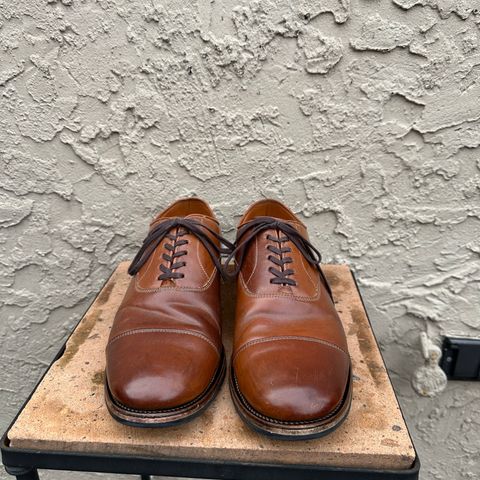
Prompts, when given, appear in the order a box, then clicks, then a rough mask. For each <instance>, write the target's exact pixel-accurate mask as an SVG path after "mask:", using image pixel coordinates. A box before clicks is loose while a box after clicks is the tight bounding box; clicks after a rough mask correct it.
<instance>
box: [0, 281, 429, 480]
mask: <svg viewBox="0 0 480 480" xmlns="http://www.w3.org/2000/svg"><path fill="white" fill-rule="evenodd" d="M352 277H353V278H354V281H355V285H356V287H357V290H358V291H359V294H360V290H359V288H358V284H357V281H356V279H355V276H354V275H353V272H352ZM360 298H361V299H362V303H363V298H362V297H361V294H360ZM92 303H93V302H92ZM363 306H364V308H365V304H363ZM89 308H90V307H89ZM87 310H88V309H87ZM365 312H367V310H366V309H365ZM367 317H368V313H367ZM82 318H83V317H82ZM80 321H81V319H80V320H79V321H78V322H77V324H76V325H75V327H74V328H73V329H72V333H73V331H74V330H75V328H76V327H77V325H78V324H79V323H80ZM368 321H369V322H370V318H368ZM370 324H371V322H370ZM372 331H373V330H372ZM70 335H71V334H70ZM374 335H375V333H374ZM67 341H68V340H66V341H65V343H64V344H63V345H62V347H61V349H60V351H59V352H58V353H57V355H55V358H54V359H53V360H52V362H51V364H50V365H49V367H48V368H47V370H46V371H45V372H44V374H43V375H42V377H41V378H40V380H39V381H38V382H37V384H36V385H35V388H34V389H33V390H32V392H31V393H30V395H29V397H28V399H27V400H26V401H25V402H24V404H23V405H22V407H21V408H20V410H19V411H18V413H17V415H16V416H15V418H14V419H13V421H12V423H11V424H10V426H9V427H8V428H7V430H6V432H5V433H4V434H3V436H2V439H1V445H0V450H1V453H2V461H3V464H4V467H5V470H6V471H7V472H8V473H9V474H10V475H13V476H15V477H16V478H17V480H39V476H38V469H46V470H66V471H77V472H101V473H115V474H116V473H121V474H134V475H140V476H141V478H142V480H148V479H150V476H151V475H159V476H169V477H187V478H204V479H218V480H222V479H224V480H240V479H245V480H292V479H295V480H297V479H298V480H417V479H418V474H419V471H420V460H419V459H418V455H417V454H416V452H415V462H414V463H413V465H412V466H411V468H410V469H408V470H372V469H363V468H343V467H331V466H323V465H296V464H295V465H291V464H288V465H285V464H265V463H253V462H252V463H250V462H235V461H228V462H224V461H219V460H199V459H191V458H170V457H168V458H165V457H154V456H145V455H126V454H122V455H114V454H99V453H91V452H75V451H72V452H66V451H53V450H40V449H35V450H34V449H23V448H15V447H12V446H10V444H9V440H8V437H7V433H8V431H9V430H10V428H11V427H12V425H13V424H14V423H15V421H16V419H17V418H18V416H19V415H20V412H21V411H22V410H23V408H24V407H25V405H26V404H27V403H28V402H29V400H30V398H31V397H32V395H33V393H34V392H35V390H36V389H37V387H38V385H39V384H40V382H41V381H42V380H43V377H44V376H45V375H46V374H47V372H48V371H49V370H50V367H51V366H52V364H53V363H54V362H55V361H56V360H58V359H59V358H60V357H61V356H62V355H63V352H64V351H65V346H66V343H67ZM375 341H376V338H375ZM377 343H378V342H377ZM387 373H388V371H387Z"/></svg>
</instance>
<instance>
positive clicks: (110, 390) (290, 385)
mask: <svg viewBox="0 0 480 480" xmlns="http://www.w3.org/2000/svg"><path fill="white" fill-rule="evenodd" d="M222 252H228V253H229V260H230V259H232V258H235V260H236V267H235V268H234V272H233V273H235V274H238V282H237V307H236V319H235V322H236V323H235V337H234V348H233V355H232V360H231V373H230V389H231V394H232V398H233V401H234V404H235V407H236V409H237V411H238V413H239V414H240V416H241V417H242V418H243V420H244V421H245V422H246V423H247V424H248V425H249V426H251V427H252V428H254V429H255V430H258V431H260V432H262V433H266V434H269V435H272V436H277V437H279V438H286V439H304V438H315V437H319V436H322V435H324V434H326V433H329V432H330V431H332V430H334V429H335V428H336V427H338V426H339V425H340V423H341V422H342V421H343V420H344V419H345V418H346V416H347V414H348V410H349V407H350V403H351V396H352V381H351V364H350V357H349V355H348V349H347V342H346V338H345V333H344V331H343V328H342V324H341V321H340V319H339V317H338V315H337V312H336V311H335V307H334V304H333V301H332V297H331V292H330V288H329V286H328V284H327V281H326V279H325V277H324V276H323V274H322V271H321V269H320V266H319V263H320V254H319V253H318V251H317V250H316V249H315V248H314V247H313V246H312V244H311V243H310V242H309V241H308V236H307V231H306V227H305V225H303V224H302V223H301V222H300V221H299V219H298V218H297V217H296V216H295V215H294V214H293V213H292V212H291V211H290V210H289V209H288V208H287V207H285V206H284V205H282V204H281V203H280V202H278V201H275V200H261V201H259V202H257V203H255V204H253V205H252V206H251V207H250V208H249V209H248V210H247V212H246V213H245V215H244V216H243V218H242V219H241V221H240V224H239V227H238V232H237V238H236V241H235V244H231V243H230V242H228V241H227V240H225V239H224V238H222V237H221V235H220V227H219V224H218V221H217V220H216V218H215V215H214V213H213V212H212V210H211V209H210V207H209V206H208V205H207V204H206V203H205V202H204V201H202V200H200V199H197V198H191V199H184V200H179V201H177V202H175V203H174V204H172V205H171V206H170V207H169V208H167V209H166V210H165V211H163V212H162V213H160V214H159V215H158V216H157V217H156V218H155V219H154V220H153V222H152V223H151V225H150V231H149V234H148V236H147V238H146V239H145V241H144V243H143V245H142V247H141V249H140V251H139V252H138V254H137V255H136V257H135V259H134V260H133V262H132V264H131V265H130V269H129V273H130V274H131V275H132V276H133V278H132V281H131V283H130V286H129V288H128V290H127V292H126V294H125V298H124V299H123V302H122V304H121V305H120V307H119V310H118V312H117V314H116V317H115V320H114V323H113V326H112V331H111V334H110V338H109V340H108V345H107V349H106V353H107V359H106V360H107V364H106V385H105V398H106V403H107V406H108V409H109V411H110V413H111V414H112V415H113V417H114V418H116V419H117V420H119V421H120V422H122V423H126V424H129V425H135V426H144V427H160V426H169V425H175V424H178V423H181V422H183V421H186V420H189V419H191V418H193V417H194V416H195V415H197V414H198V413H200V412H201V411H202V410H203V409H204V408H205V407H206V406H207V405H208V404H209V402H210V401H211V400H212V399H213V398H214V397H215V394H216V393H217V392H218V390H219V388H220V386H221V384H222V380H223V378H224V375H225V370H226V360H225V355H224V351H223V346H222V337H221V319H220V278H219V276H220V274H226V273H227V272H226V270H225V269H224V268H222V264H221V261H220V257H221V253H222ZM227 263H228V261H227ZM230 274H231V272H230Z"/></svg>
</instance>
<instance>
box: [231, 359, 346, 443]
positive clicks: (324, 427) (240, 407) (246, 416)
mask: <svg viewBox="0 0 480 480" xmlns="http://www.w3.org/2000/svg"><path fill="white" fill-rule="evenodd" d="M229 386H230V393H231V397H232V400H233V404H234V405H235V409H236V411H237V413H238V414H239V416H240V418H241V419H242V420H243V421H244V422H245V424H246V425H248V426H249V427H250V428H252V429H253V430H255V431H256V432H258V433H261V434H263V435H266V436H268V437H271V438H275V439H278V440H310V439H315V438H320V437H323V436H326V435H329V434H330V433H332V432H333V431H335V430H336V429H337V428H338V427H340V425H342V423H343V422H344V421H345V420H346V418H347V417H348V414H349V412H350V406H351V403H352V390H353V378H352V369H351V368H350V373H349V379H348V383H347V388H346V390H345V393H344V396H343V398H342V401H341V403H340V404H339V407H337V409H336V411H335V414H334V415H331V416H330V415H329V416H327V417H323V418H321V419H318V420H310V421H308V422H281V421H276V420H275V419H271V420H270V421H269V420H268V418H267V417H265V416H264V415H262V414H261V413H260V412H257V411H256V410H255V409H254V408H253V407H252V406H251V405H250V404H249V403H248V402H247V401H246V400H245V399H244V398H243V396H242V394H241V392H240V390H239V388H238V386H237V382H236V379H235V373H234V371H233V367H232V368H231V370H230V379H229Z"/></svg>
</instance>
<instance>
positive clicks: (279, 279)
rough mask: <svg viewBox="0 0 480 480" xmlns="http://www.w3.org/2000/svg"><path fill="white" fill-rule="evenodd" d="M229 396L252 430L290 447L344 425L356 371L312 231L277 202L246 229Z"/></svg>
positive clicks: (254, 212)
mask: <svg viewBox="0 0 480 480" xmlns="http://www.w3.org/2000/svg"><path fill="white" fill-rule="evenodd" d="M234 255H235V257H236V263H237V267H236V272H235V273H238V282H237V307H236V320H235V322H236V323H235V337H234V348H233V355H232V369H231V375H230V389H231V393H232V397H233V401H234V403H235V406H236V409H237V411H238V412H239V414H240V416H241V417H242V418H243V420H244V421H245V422H246V423H247V424H248V425H249V426H251V427H252V428H254V429H255V430H257V431H260V432H262V433H266V434H268V435H271V436H274V437H278V438H284V439H290V440H292V439H308V438H315V437H319V436H322V435H325V434H327V433H329V432H331V431H332V430H334V429H335V428H337V427H338V426H339V425H340V424H341V423H342V421H343V420H344V419H345V418H346V416H347V414H348V411H349V407H350V403H351V398H352V380H351V363H350V357H349V354H348V348H347V341H346V337H345V333H344V331H343V327H342V324H341V321H340V318H339V317H338V314H337V312H336V310H335V306H334V303H333V300H332V296H331V291H330V288H329V286H328V283H327V281H326V279H325V277H324V275H323V273H322V271H321V269H320V266H319V263H320V254H319V252H318V250H316V249H315V248H314V247H313V245H312V244H311V243H310V242H309V241H308V236H307V231H306V227H305V225H304V224H303V223H301V222H300V221H299V219H298V218H297V217H296V216H295V215H294V214H293V212H291V211H290V210H289V209H288V208H287V207H285V206H284V205H282V204H281V203H280V202H278V201H275V200H261V201H259V202H257V203H255V204H253V205H252V206H251V207H250V208H249V209H248V210H247V212H246V213H245V215H244V216H243V218H242V219H241V221H240V224H239V228H238V233H237V239H236V247H235V250H234V252H233V253H232V255H231V257H233V256H234Z"/></svg>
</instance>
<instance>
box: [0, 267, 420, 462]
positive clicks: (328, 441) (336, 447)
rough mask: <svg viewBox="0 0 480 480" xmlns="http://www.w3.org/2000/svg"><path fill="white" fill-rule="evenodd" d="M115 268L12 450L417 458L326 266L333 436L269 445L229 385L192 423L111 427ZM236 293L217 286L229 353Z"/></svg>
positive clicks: (354, 298)
mask: <svg viewBox="0 0 480 480" xmlns="http://www.w3.org/2000/svg"><path fill="white" fill-rule="evenodd" d="M127 267H128V262H124V263H121V264H120V265H119V266H118V268H117V269H116V270H115V272H114V273H113V274H112V276H111V278H110V279H109V281H108V282H107V283H106V285H105V286H104V288H103V289H102V290H101V292H100V293H99V295H98V297H97V298H96V300H95V302H94V303H93V304H92V306H91V307H90V308H89V310H88V311H87V313H86V314H85V316H84V317H83V318H82V320H81V321H80V323H79V324H78V326H77V327H76V329H75V331H74V332H73V334H72V336H71V337H70V339H69V340H68V342H67V345H66V349H65V352H64V353H63V355H62V357H60V358H59V359H58V360H57V361H56V362H54V364H53V365H52V366H51V368H50V369H49V371H48V372H47V374H46V375H45V377H44V378H43V380H42V381H41V383H40V385H39V386H38V387H37V389H36V390H35V392H34V394H33V395H32V397H31V399H30V400H29V402H28V403H27V405H26V406H25V408H24V409H23V410H22V412H21V413H20V416H19V417H18V419H17V420H16V422H15V423H14V425H13V426H12V428H11V429H10V431H9V432H8V438H9V440H10V445H11V446H12V447H15V448H28V449H31V448H34V449H38V450H54V451H69V452H90V453H107V454H108V453H110V454H132V455H135V454H144V455H155V456H158V457H175V458H195V459H210V460H223V461H229V460H232V461H245V462H255V463H280V464H281V463H285V464H303V465H307V464H318V465H325V466H338V467H360V468H371V469H379V470H380V469H392V470H403V469H409V468H410V467H411V465H412V463H413V462H414V460H415V450H414V448H413V445H412V441H411V439H410V436H409V433H408V430H407V428H406V425H405V423H404V420H403V417H402V413H401V411H400V408H399V406H398V403H397V400H396V398H395V395H394V392H393V389H392V386H391V383H390V380H389V378H388V375H387V372H386V370H385V365H384V363H383V360H382V357H381V355H380V352H379V350H378V347H377V344H376V341H375V338H374V336H373V333H372V330H371V327H370V323H369V321H368V318H367V315H366V313H365V309H364V307H363V304H362V301H361V298H360V295H359V293H358V290H357V287H356V285H355V282H354V279H353V277H352V274H351V272H350V269H349V267H348V266H346V265H324V266H323V270H324V272H325V275H326V277H327V278H328V281H329V283H330V285H331V286H332V290H333V294H334V297H335V302H336V307H337V310H338V312H339V314H340V316H341V319H342V322H343V324H344V327H345V331H346V333H347V337H348V345H349V350H350V354H351V357H352V361H353V373H354V387H353V388H354V390H353V402H352V408H351V411H350V415H349V417H348V418H347V420H346V421H345V423H344V424H343V425H342V426H341V427H340V428H339V429H338V430H336V431H335V432H334V433H332V434H330V435H328V436H326V437H324V438H320V439H316V440H308V441H280V440H273V439H270V438H267V437H265V436H262V435H260V434H258V433H255V432H253V431H251V430H250V429H249V428H248V427H246V426H245V425H244V423H243V422H242V421H241V420H240V418H239V417H238V415H237V414H236V412H235V410H234V407H233V404H232V401H231V399H230V394H229V391H228V385H227V382H224V385H223V387H222V389H221V391H220V393H219V395H218V397H217V398H216V400H215V401H214V402H213V404H212V405H211V406H210V407H209V408H208V409H207V410H206V411H205V412H204V413H203V414H202V415H200V416H199V417H198V418H196V419H195V420H193V421H191V422H189V423H187V424H185V425H182V426H179V427H170V428H166V429H151V428H142V429H140V428H134V427H128V426H124V425H121V424H119V423H117V422H116V421H115V420H113V419H112V418H111V417H110V415H109V413H108V411H107V409H106V407H105V404H104V398H103V382H104V368H105V352H104V350H105V344H106V340H107V337H108V334H109V330H110V328H111V324H112V322H113V318H114V316H115V313H116V310H117V308H118V305H119V303H120V301H121V299H122V297H123V294H124V292H125V290H126V288H127V285H128V282H129V277H128V275H127ZM234 290H235V289H234V285H233V282H230V283H229V282H227V283H226V284H224V285H223V297H224V299H225V301H224V306H223V318H224V343H225V347H226V350H227V354H228V353H229V352H230V351H231V336H232V329H233V312H234Z"/></svg>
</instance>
